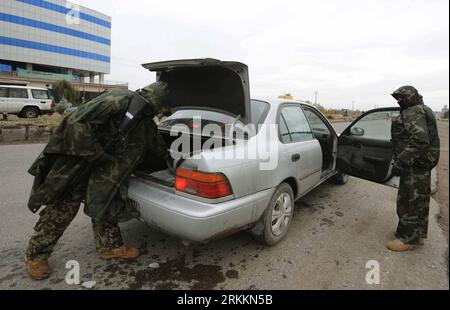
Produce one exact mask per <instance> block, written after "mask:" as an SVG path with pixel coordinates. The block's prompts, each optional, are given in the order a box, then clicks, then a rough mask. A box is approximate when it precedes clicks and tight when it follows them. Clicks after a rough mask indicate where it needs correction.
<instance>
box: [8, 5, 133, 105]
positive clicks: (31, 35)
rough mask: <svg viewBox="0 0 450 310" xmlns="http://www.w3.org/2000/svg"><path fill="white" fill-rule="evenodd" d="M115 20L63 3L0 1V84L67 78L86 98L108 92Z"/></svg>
mask: <svg viewBox="0 0 450 310" xmlns="http://www.w3.org/2000/svg"><path fill="white" fill-rule="evenodd" d="M110 67H111V17H109V16H106V15H104V14H102V13H99V12H97V11H94V10H91V9H88V8H85V7H80V6H77V5H75V4H72V3H70V2H66V1H64V0H1V1H0V84H3V85H5V84H13V85H28V86H40V87H50V86H51V85H52V84H53V83H54V82H55V81H58V80H67V81H69V82H70V83H71V84H72V85H73V86H74V87H75V88H76V89H77V90H79V91H81V92H82V96H83V95H84V96H85V97H86V98H87V99H88V98H90V97H92V96H94V95H96V94H97V93H98V92H101V91H103V90H105V89H107V88H112V87H128V85H127V83H111V82H106V81H105V79H104V76H105V74H108V73H110Z"/></svg>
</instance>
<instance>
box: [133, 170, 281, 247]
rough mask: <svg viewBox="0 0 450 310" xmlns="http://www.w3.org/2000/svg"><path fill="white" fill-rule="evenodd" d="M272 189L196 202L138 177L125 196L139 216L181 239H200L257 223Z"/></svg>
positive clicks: (225, 233)
mask: <svg viewBox="0 0 450 310" xmlns="http://www.w3.org/2000/svg"><path fill="white" fill-rule="evenodd" d="M273 192H274V189H268V190H264V191H261V192H257V193H254V194H250V195H247V196H245V197H242V198H237V199H232V200H229V201H226V202H220V203H206V202H200V201H196V200H193V199H190V198H187V197H183V196H180V195H177V194H175V190H173V189H171V188H168V187H162V186H160V185H157V184H154V183H153V182H151V181H147V180H143V179H140V178H137V177H132V178H131V179H130V186H129V190H128V196H129V197H130V198H131V199H132V200H133V201H134V202H136V205H137V208H138V209H139V212H140V215H141V219H142V220H143V221H145V222H146V223H148V224H149V225H150V226H152V227H154V228H157V229H159V230H162V231H164V232H166V233H168V234H170V235H174V236H177V237H179V238H181V239H185V240H191V241H196V242H203V241H207V240H209V239H215V238H220V237H223V236H225V235H228V234H231V233H233V232H235V231H239V230H242V229H244V228H246V227H248V226H249V225H251V224H253V223H255V222H257V221H258V220H259V218H260V217H261V215H262V213H263V212H264V210H265V209H266V207H267V205H268V204H269V201H270V198H271V197H272V194H273Z"/></svg>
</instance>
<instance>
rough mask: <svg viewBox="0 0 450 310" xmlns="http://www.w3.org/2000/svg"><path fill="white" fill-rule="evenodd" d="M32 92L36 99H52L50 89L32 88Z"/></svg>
mask: <svg viewBox="0 0 450 310" xmlns="http://www.w3.org/2000/svg"><path fill="white" fill-rule="evenodd" d="M31 94H32V95H33V98H34V99H50V97H49V96H48V91H46V90H42V89H32V90H31Z"/></svg>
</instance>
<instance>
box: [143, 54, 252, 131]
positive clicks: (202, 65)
mask: <svg viewBox="0 0 450 310" xmlns="http://www.w3.org/2000/svg"><path fill="white" fill-rule="evenodd" d="M142 66H143V67H144V68H146V69H148V70H150V71H154V72H156V74H157V75H156V76H157V81H164V82H166V83H168V85H169V106H170V107H171V108H172V109H174V110H177V109H204V110H213V111H218V112H222V113H226V114H229V115H231V116H233V117H236V118H239V119H240V121H242V122H243V123H245V124H248V123H250V120H251V117H250V88H249V81H248V80H249V78H248V67H247V65H245V64H243V63H240V62H234V61H220V60H218V59H212V58H205V59H184V60H172V61H162V62H153V63H147V64H143V65H142Z"/></svg>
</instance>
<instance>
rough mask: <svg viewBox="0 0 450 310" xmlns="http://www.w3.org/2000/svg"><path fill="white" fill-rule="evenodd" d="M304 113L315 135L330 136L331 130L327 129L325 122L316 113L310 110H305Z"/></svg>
mask: <svg viewBox="0 0 450 310" xmlns="http://www.w3.org/2000/svg"><path fill="white" fill-rule="evenodd" d="M304 111H305V115H306V117H307V118H308V120H309V124H310V125H311V129H312V131H313V133H314V134H326V135H329V134H330V129H329V128H328V127H327V125H326V124H325V122H324V121H323V120H322V119H321V118H320V117H319V116H318V115H317V114H316V113H314V111H311V110H309V109H304Z"/></svg>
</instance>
